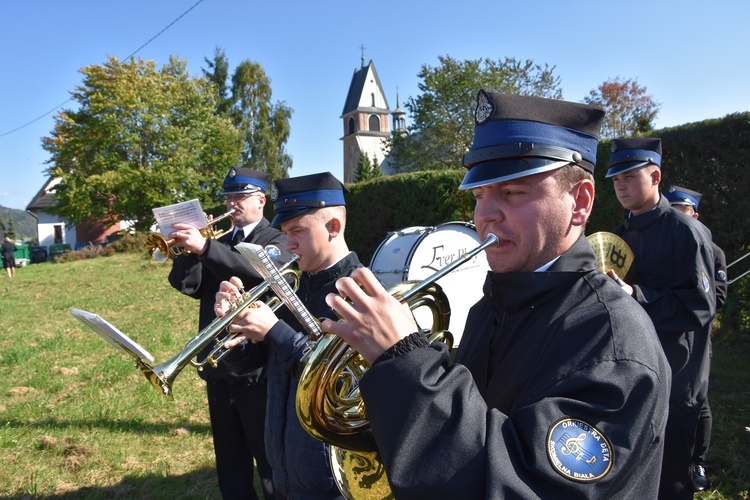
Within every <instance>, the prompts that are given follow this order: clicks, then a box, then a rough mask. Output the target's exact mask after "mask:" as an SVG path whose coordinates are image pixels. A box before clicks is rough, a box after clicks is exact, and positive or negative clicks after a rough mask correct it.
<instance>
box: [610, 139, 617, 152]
mask: <svg viewBox="0 0 750 500" xmlns="http://www.w3.org/2000/svg"><path fill="white" fill-rule="evenodd" d="M610 151H611V152H612V153H614V152H615V151H617V143H616V142H615V141H612V148H611V150H610Z"/></svg>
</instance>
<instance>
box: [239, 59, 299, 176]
mask: <svg viewBox="0 0 750 500" xmlns="http://www.w3.org/2000/svg"><path fill="white" fill-rule="evenodd" d="M271 96H272V92H271V79H270V78H268V76H266V73H265V71H264V70H263V67H262V66H261V65H260V64H258V63H256V62H253V61H250V60H245V61H243V62H241V63H240V64H239V66H237V68H235V70H234V74H233V75H232V98H231V99H232V110H231V116H232V119H233V121H234V124H235V126H236V127H237V128H238V129H239V130H240V131H241V133H242V134H243V143H244V149H243V152H242V158H241V160H240V163H241V164H242V165H243V166H245V167H249V168H253V169H255V170H260V171H263V172H267V173H268V174H269V175H270V176H271V179H282V178H285V177H288V176H289V169H290V168H292V157H291V156H290V155H289V154H288V153H287V152H286V142H287V140H288V139H289V133H290V132H291V127H290V123H289V122H290V120H291V118H292V108H290V107H289V106H287V105H286V104H284V103H283V102H276V103H272V102H271Z"/></svg>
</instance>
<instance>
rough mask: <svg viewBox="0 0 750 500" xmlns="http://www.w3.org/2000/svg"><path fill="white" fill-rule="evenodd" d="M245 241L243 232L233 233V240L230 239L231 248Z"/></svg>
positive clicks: (240, 230) (239, 230)
mask: <svg viewBox="0 0 750 500" xmlns="http://www.w3.org/2000/svg"><path fill="white" fill-rule="evenodd" d="M244 239H245V232H244V231H243V230H242V229H238V230H237V231H235V232H234V238H232V246H236V245H237V243H241V242H242V240H244Z"/></svg>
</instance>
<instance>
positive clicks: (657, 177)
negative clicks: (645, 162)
mask: <svg viewBox="0 0 750 500" xmlns="http://www.w3.org/2000/svg"><path fill="white" fill-rule="evenodd" d="M660 182H661V169H660V168H659V167H655V168H654V170H653V171H652V172H651V183H652V184H653V185H654V186H656V185H658V184H659V183H660Z"/></svg>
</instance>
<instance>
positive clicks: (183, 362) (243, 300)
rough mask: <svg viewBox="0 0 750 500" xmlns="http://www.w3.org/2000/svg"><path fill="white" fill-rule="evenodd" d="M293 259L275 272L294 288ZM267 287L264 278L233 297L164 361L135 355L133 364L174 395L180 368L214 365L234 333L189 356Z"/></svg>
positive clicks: (272, 303) (160, 389) (272, 305)
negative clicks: (156, 362) (155, 362)
mask: <svg viewBox="0 0 750 500" xmlns="http://www.w3.org/2000/svg"><path fill="white" fill-rule="evenodd" d="M296 260H297V256H296V255H295V256H293V258H292V259H291V260H290V261H289V262H287V263H286V264H284V266H282V267H281V268H279V272H280V273H281V275H282V276H283V277H284V279H286V280H288V281H292V282H293V283H292V284H291V285H290V286H291V287H292V288H293V289H295V290H296V289H297V288H299V276H298V274H297V272H296V271H295V270H294V269H292V268H291V265H292V264H293V263H294V261H296ZM268 288H269V285H268V283H267V282H265V281H264V282H262V283H261V284H260V285H258V286H256V287H255V288H253V289H252V290H250V291H248V292H245V293H243V294H242V295H241V296H240V297H238V298H237V301H236V302H234V303H233V304H232V305H231V307H230V309H229V311H228V312H227V313H226V314H225V315H224V316H222V317H221V318H216V319H214V320H213V321H212V322H211V323H210V324H209V325H208V326H206V327H205V328H204V329H203V330H201V331H200V332H198V335H196V336H195V337H193V338H192V339H190V340H189V341H188V343H187V344H185V347H184V348H183V349H182V351H180V353H179V354H177V355H176V356H174V357H173V358H171V359H169V360H168V361H165V362H164V363H161V364H159V365H156V366H151V365H149V364H148V363H146V362H145V361H143V359H141V358H140V357H138V356H136V366H137V367H138V368H139V369H140V370H141V371H142V372H143V374H144V375H146V378H147V379H148V381H149V382H151V385H153V386H154V388H155V389H156V390H157V391H158V392H159V393H160V394H161V395H162V396H164V397H165V398H167V399H169V400H172V399H174V396H173V395H172V384H173V382H174V380H175V378H176V377H177V375H179V373H180V372H181V371H182V369H183V368H185V367H186V366H188V365H193V366H195V367H196V368H198V369H199V370H200V369H202V368H203V367H204V366H206V365H210V366H213V367H216V365H217V364H218V363H219V361H221V359H223V358H224V356H226V355H227V354H228V353H229V351H230V349H227V348H225V347H224V343H225V342H227V341H228V340H230V339H231V338H233V337H235V336H236V334H229V333H228V334H227V335H226V336H225V337H224V338H222V339H221V340H219V341H217V346H216V347H215V348H214V349H213V350H212V351H211V352H210V353H209V354H208V356H206V358H205V359H204V360H202V361H201V360H194V359H193V358H195V357H196V356H197V355H198V354H199V353H200V352H201V351H202V350H203V349H204V348H205V347H206V346H207V345H208V344H210V343H211V341H213V340H214V339H215V338H216V337H218V336H219V335H220V334H221V332H223V331H224V329H225V328H226V327H227V326H228V325H229V324H230V323H231V322H232V321H233V320H234V319H235V318H236V317H237V315H239V313H240V312H242V311H243V310H244V309H245V308H247V307H248V306H250V305H251V304H253V303H254V302H256V301H258V300H260V298H261V297H262V296H263V295H265V294H266V293H267V292H268ZM267 304H268V306H269V307H270V308H271V309H272V310H273V311H275V310H276V309H278V308H279V307H280V306H281V305H282V302H281V301H280V300H279V299H278V298H276V297H273V298H272V299H270V300H269V301H268V302H267Z"/></svg>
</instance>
